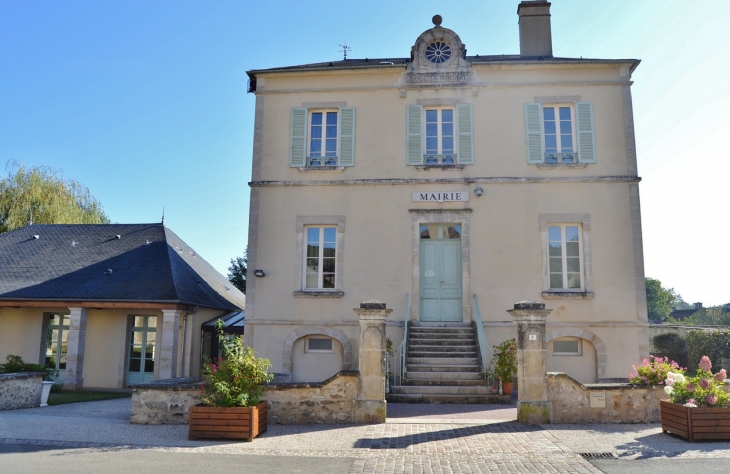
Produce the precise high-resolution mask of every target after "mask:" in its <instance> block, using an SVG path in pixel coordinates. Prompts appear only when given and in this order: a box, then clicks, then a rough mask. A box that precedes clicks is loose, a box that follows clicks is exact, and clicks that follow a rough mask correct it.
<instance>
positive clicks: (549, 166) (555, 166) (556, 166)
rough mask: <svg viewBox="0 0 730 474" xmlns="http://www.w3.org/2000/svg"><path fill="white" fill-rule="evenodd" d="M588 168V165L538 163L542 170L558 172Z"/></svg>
mask: <svg viewBox="0 0 730 474" xmlns="http://www.w3.org/2000/svg"><path fill="white" fill-rule="evenodd" d="M586 166H588V165H587V164H586V163H538V164H537V167H538V168H539V169H541V170H557V169H566V168H568V169H570V168H573V169H579V170H581V169H583V168H585V167H586Z"/></svg>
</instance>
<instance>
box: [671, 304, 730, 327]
mask: <svg viewBox="0 0 730 474" xmlns="http://www.w3.org/2000/svg"><path fill="white" fill-rule="evenodd" d="M667 322H670V323H672V324H682V325H684V326H730V311H728V309H727V308H725V307H723V306H710V307H709V308H702V309H700V310H697V312H695V313H693V314H692V315H691V316H688V317H686V318H684V319H675V318H671V317H670V318H668V319H667Z"/></svg>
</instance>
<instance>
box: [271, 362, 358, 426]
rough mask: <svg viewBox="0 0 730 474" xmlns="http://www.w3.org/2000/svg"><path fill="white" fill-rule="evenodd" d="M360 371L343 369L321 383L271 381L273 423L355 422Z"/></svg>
mask: <svg viewBox="0 0 730 474" xmlns="http://www.w3.org/2000/svg"><path fill="white" fill-rule="evenodd" d="M358 378H359V372H358V371H356V370H343V371H341V372H339V373H337V374H335V375H334V376H332V377H330V378H329V379H327V380H325V381H324V382H321V383H283V384H276V385H274V384H272V385H269V386H268V387H267V389H266V393H265V394H264V399H265V400H267V401H268V402H269V423H277V424H282V425H298V424H309V423H355V411H356V400H357V391H358Z"/></svg>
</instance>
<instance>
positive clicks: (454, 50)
mask: <svg viewBox="0 0 730 474" xmlns="http://www.w3.org/2000/svg"><path fill="white" fill-rule="evenodd" d="M441 22H442V18H441V15H435V16H434V17H433V23H434V27H433V28H431V29H428V30H426V31H424V32H423V33H421V35H420V36H419V37H418V39H417V40H416V44H414V45H413V47H412V48H411V62H410V64H409V65H408V68H407V69H406V71H405V72H404V73H403V75H402V77H401V80H400V82H399V84H398V85H399V86H410V85H413V86H420V85H430V84H439V85H442V84H444V85H445V84H472V83H475V82H478V79H477V77H476V75H475V74H473V71H472V69H471V64H470V63H469V62H468V61H467V60H466V59H465V58H466V46H465V45H464V43H462V42H461V38H459V35H457V34H456V33H455V32H454V31H452V30H450V29H448V28H444V27H442V26H441Z"/></svg>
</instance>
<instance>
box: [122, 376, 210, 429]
mask: <svg viewBox="0 0 730 474" xmlns="http://www.w3.org/2000/svg"><path fill="white" fill-rule="evenodd" d="M201 384H202V380H201V379H200V378H194V377H182V378H177V379H167V380H158V381H156V382H148V383H143V384H140V385H134V386H132V415H131V417H130V421H131V422H132V423H133V424H137V425H184V424H187V422H188V408H189V407H190V406H191V405H196V404H198V403H200V396H201V393H200V387H201Z"/></svg>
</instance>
